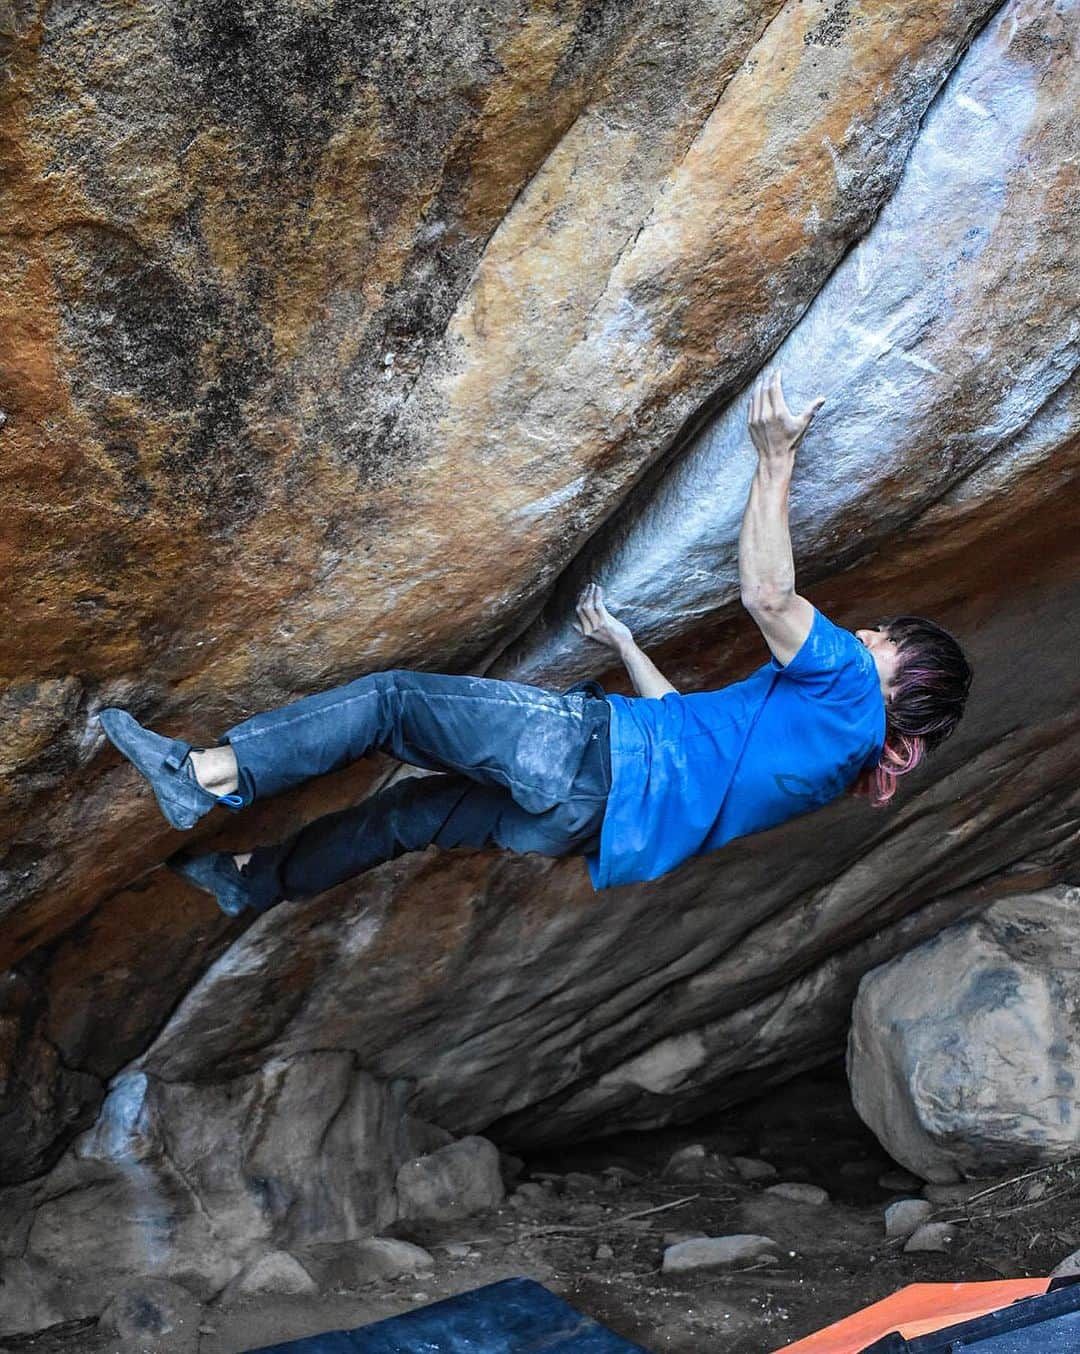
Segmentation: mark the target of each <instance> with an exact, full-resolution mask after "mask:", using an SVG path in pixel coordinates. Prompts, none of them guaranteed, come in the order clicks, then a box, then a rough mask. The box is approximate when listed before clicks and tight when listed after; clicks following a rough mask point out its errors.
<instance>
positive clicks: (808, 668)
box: [772, 607, 876, 693]
mask: <svg viewBox="0 0 1080 1354" xmlns="http://www.w3.org/2000/svg"><path fill="white" fill-rule="evenodd" d="M772 665H773V668H774V669H775V670H776V671H777V672H779V673H780V676H781V679H782V680H784V681H791V682H799V683H800V684H802V685H803V686H805V687H806V688H813V689H816V690H818V691H820V692H822V693H825V692H828V691H829V690H830V689H831V688H833V687H835V686H837V685H840V686H846V685H847V683H848V682H861V681H865V680H866V679H867V678H868V677H869V676H870V675H871V674H872V670H873V668H874V659H873V655H872V654H871V653H870V650H869V649H867V647H866V645H865V644H860V643H859V641H858V640H857V639H856V638H855V636H854V635H853V634H852V633H851V631H850V630H844V629H843V628H842V627H841V626H839V625H834V624H833V623H832V621H830V620H829V618H828V617H827V616H824V615H822V613H821V612H820V611H818V609H817V607H815V608H814V619H813V623H812V624H811V626H810V633H809V634H808V635H807V636H806V639H805V640H803V644H802V648H801V649H800V650H799V652H798V653H797V654H796V655H795V657H794V658H793V659H792V660H791V662H790V663H788V664H787V665H786V666H784V665H782V664H780V663H778V662H777V661H776V659H775V658H774V659H773V660H772ZM873 675H875V676H876V673H875V674H873Z"/></svg>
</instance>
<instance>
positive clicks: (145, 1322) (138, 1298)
mask: <svg viewBox="0 0 1080 1354" xmlns="http://www.w3.org/2000/svg"><path fill="white" fill-rule="evenodd" d="M201 1319H202V1304H201V1303H200V1302H199V1301H198V1300H197V1299H196V1298H194V1297H192V1295H191V1294H190V1293H189V1292H188V1291H187V1289H186V1288H183V1287H181V1285H180V1284H178V1283H172V1282H170V1281H169V1280H168V1279H140V1280H139V1281H138V1282H136V1283H132V1284H128V1285H127V1287H126V1288H122V1289H121V1290H120V1292H119V1293H117V1294H116V1296H115V1297H114V1298H113V1300H112V1301H111V1302H110V1303H109V1305H108V1306H107V1307H106V1308H105V1310H104V1311H103V1312H102V1314H101V1320H100V1322H99V1329H100V1330H101V1331H102V1332H103V1333H104V1334H106V1335H110V1336H113V1337H114V1338H115V1339H117V1340H119V1341H120V1342H121V1343H122V1344H137V1343H146V1342H147V1341H155V1340H157V1339H158V1338H160V1337H161V1336H168V1340H169V1348H170V1349H175V1350H176V1351H177V1354H187V1351H189V1350H190V1351H192V1352H194V1351H195V1350H196V1349H197V1348H198V1346H199V1323H200V1321H201Z"/></svg>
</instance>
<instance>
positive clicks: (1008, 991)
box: [957, 968, 1020, 1017]
mask: <svg viewBox="0 0 1080 1354" xmlns="http://www.w3.org/2000/svg"><path fill="white" fill-rule="evenodd" d="M1019 997H1020V978H1019V976H1018V974H1017V972H1016V970H1015V969H1011V968H993V969H983V970H982V971H981V972H980V973H977V974H976V975H975V977H974V978H973V980H972V982H971V984H970V986H969V987H968V989H967V991H966V992H965V993H964V995H963V997H961V999H960V1003H959V1005H958V1007H957V1014H958V1015H959V1016H962V1017H970V1016H972V1015H975V1014H977V1013H978V1012H980V1011H997V1010H1001V1009H1003V1008H1004V1007H1006V1006H1012V1005H1014V1004H1015V1003H1016V1002H1017V1001H1018V1000H1019Z"/></svg>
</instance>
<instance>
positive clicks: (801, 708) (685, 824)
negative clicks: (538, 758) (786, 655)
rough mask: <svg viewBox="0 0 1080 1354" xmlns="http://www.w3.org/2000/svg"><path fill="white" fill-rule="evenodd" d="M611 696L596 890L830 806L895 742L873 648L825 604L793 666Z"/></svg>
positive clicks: (592, 858) (663, 870)
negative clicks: (724, 681)
mask: <svg viewBox="0 0 1080 1354" xmlns="http://www.w3.org/2000/svg"><path fill="white" fill-rule="evenodd" d="M607 699H608V701H609V702H610V703H611V707H612V709H611V792H610V794H609V796H608V802H607V808H606V810H605V812H604V822H603V827H602V829H601V832H600V850H599V852H598V853H596V854H592V855H587V856H586V862H587V864H588V867H589V875H590V877H591V878H592V882H593V886H594V887H595V888H597V889H603V888H610V887H611V886H612V885H615V884H630V883H634V882H636V881H638V880H644V879H656V878H658V877H659V876H660V875H662V874H667V872H668V871H669V870H673V869H674V868H675V866H676V865H679V864H680V863H681V862H682V861H684V860H686V859H687V857H689V856H697V855H702V854H703V853H705V852H707V851H715V850H716V849H717V848H718V847H720V846H723V845H724V843H725V842H729V841H731V840H732V838H733V837H745V836H746V835H747V834H748V833H751V832H761V831H762V830H763V829H765V828H768V827H774V826H775V825H776V824H777V823H782V822H784V821H785V820H786V819H788V818H794V817H795V816H796V815H797V814H800V813H806V812H807V811H808V810H810V809H814V808H817V807H818V806H819V805H821V804H826V803H828V802H829V800H831V799H835V798H836V797H837V795H839V794H842V793H843V791H844V790H845V789H846V788H847V787H848V786H849V785H850V784H851V782H852V781H853V780H854V779H855V777H856V776H857V775H858V774H859V772H860V771H861V770H862V768H863V767H864V766H866V765H868V764H869V765H875V764H876V763H877V761H878V759H879V757H880V756H881V749H882V744H883V743H884V740H885V703H884V701H883V699H882V695H881V684H880V682H879V680H878V674H877V668H876V667H875V665H874V659H873V656H872V655H871V653H870V651H869V649H867V648H866V647H865V645H863V644H861V643H860V642H859V640H857V639H856V638H855V636H854V635H853V634H852V633H851V632H850V631H849V630H842V629H841V628H840V627H839V626H837V625H834V624H833V623H832V621H830V620H828V619H827V618H826V617H825V616H823V615H822V614H821V612H820V611H818V610H816V609H815V611H814V620H813V624H812V625H811V627H810V633H809V635H807V637H806V640H805V641H804V643H803V645H802V648H801V649H800V650H799V652H798V653H797V654H796V655H795V657H794V658H793V659H792V660H791V662H790V663H788V664H787V666H786V667H783V666H781V665H780V664H779V663H778V662H777V661H776V659H775V658H773V659H771V660H770V661H769V662H768V663H766V664H765V665H764V666H763V667H760V668H758V670H757V671H756V672H754V673H752V674H751V675H750V676H749V677H747V678H746V680H745V681H742V682H735V683H734V684H733V685H731V686H726V687H724V688H723V689H722V690H720V691H698V692H692V693H690V694H689V695H685V696H682V695H678V694H676V693H674V692H671V693H669V694H668V695H666V696H662V697H660V698H659V699H648V698H644V697H626V696H608V698H607Z"/></svg>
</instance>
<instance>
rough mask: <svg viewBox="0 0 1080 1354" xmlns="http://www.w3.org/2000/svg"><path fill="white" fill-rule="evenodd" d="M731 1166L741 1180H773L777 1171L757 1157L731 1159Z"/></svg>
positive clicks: (777, 1173)
mask: <svg viewBox="0 0 1080 1354" xmlns="http://www.w3.org/2000/svg"><path fill="white" fill-rule="evenodd" d="M731 1164H732V1165H733V1166H734V1167H735V1169H736V1170H737V1171H738V1172H739V1175H740V1176H741V1177H742V1178H743V1180H775V1179H776V1177H777V1175H779V1171H777V1169H776V1167H775V1166H770V1165H769V1163H768V1162H767V1161H760V1160H759V1159H758V1158H757V1157H732V1158H731Z"/></svg>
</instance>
